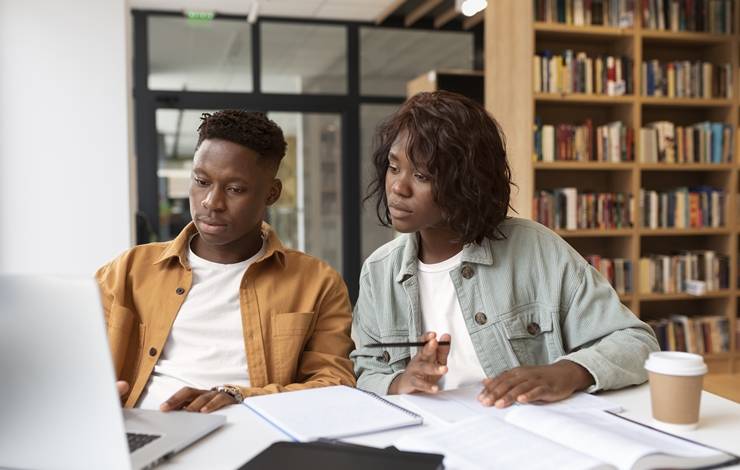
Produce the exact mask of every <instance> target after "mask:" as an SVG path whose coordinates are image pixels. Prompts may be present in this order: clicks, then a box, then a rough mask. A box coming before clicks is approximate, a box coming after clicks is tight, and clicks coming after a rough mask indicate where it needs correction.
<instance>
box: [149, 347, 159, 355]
mask: <svg viewBox="0 0 740 470" xmlns="http://www.w3.org/2000/svg"><path fill="white" fill-rule="evenodd" d="M149 355H150V356H152V357H154V356H156V355H157V348H149Z"/></svg>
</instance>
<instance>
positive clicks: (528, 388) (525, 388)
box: [478, 360, 594, 408]
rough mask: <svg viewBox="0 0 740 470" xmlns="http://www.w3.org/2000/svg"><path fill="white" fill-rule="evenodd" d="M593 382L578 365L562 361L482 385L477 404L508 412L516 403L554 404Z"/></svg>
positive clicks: (522, 369) (507, 374) (520, 370)
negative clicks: (508, 407) (539, 402)
mask: <svg viewBox="0 0 740 470" xmlns="http://www.w3.org/2000/svg"><path fill="white" fill-rule="evenodd" d="M593 383H594V378H593V377H592V376H591V373H589V372H588V371H587V370H586V369H584V368H583V367H582V366H580V365H578V364H576V363H575V362H572V361H568V360H562V361H558V362H556V363H554V364H550V365H547V366H535V367H516V368H514V369H511V370H508V371H506V372H504V373H503V374H500V375H499V376H497V377H494V378H488V379H485V380H484V381H483V391H481V393H480V395H478V401H480V402H481V403H482V404H483V405H484V406H496V408H505V407H507V406H509V405H511V404H512V403H514V402H517V403H530V402H533V401H546V402H553V401H558V400H562V399H564V398H568V397H569V396H571V395H572V394H573V392H577V391H579V390H585V389H586V388H588V387H589V386H591V385H593Z"/></svg>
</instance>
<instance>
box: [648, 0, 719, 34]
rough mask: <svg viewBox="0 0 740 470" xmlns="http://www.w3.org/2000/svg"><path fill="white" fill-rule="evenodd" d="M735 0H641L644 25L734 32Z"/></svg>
mask: <svg viewBox="0 0 740 470" xmlns="http://www.w3.org/2000/svg"><path fill="white" fill-rule="evenodd" d="M732 18H733V9H732V0H642V25H643V27H644V28H652V29H659V30H664V31H702V32H708V33H715V34H730V33H732V29H733V28H732Z"/></svg>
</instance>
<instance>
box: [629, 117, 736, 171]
mask: <svg viewBox="0 0 740 470" xmlns="http://www.w3.org/2000/svg"><path fill="white" fill-rule="evenodd" d="M733 141H734V139H733V132H732V126H730V125H729V124H725V123H722V122H699V123H696V124H691V125H689V126H677V125H675V124H674V123H672V122H669V121H657V122H652V123H650V124H648V125H647V127H644V128H642V129H640V149H639V152H638V153H639V158H640V161H641V162H644V163H730V162H732V158H733V153H734V152H733V149H734V148H735V147H734V144H733Z"/></svg>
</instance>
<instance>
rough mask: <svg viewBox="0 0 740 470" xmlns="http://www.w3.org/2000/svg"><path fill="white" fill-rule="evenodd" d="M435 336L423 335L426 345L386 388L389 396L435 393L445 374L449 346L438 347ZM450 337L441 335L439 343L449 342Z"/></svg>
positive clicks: (430, 333) (433, 334) (434, 334)
mask: <svg viewBox="0 0 740 470" xmlns="http://www.w3.org/2000/svg"><path fill="white" fill-rule="evenodd" d="M436 336H437V334H436V333H434V332H429V333H426V334H424V341H426V342H427V343H426V344H425V345H424V347H423V348H422V349H421V351H419V352H418V353H417V354H416V355H415V356H414V357H413V358H412V359H411V361H409V363H408V365H407V366H406V370H404V371H403V373H401V374H399V375H397V376H396V378H395V379H393V382H391V385H390V387H388V393H389V394H399V393H412V392H425V393H437V392H438V391H439V385H437V382H439V379H441V378H442V376H443V375H445V374H446V373H447V356H448V355H449V354H450V346H440V345H439V343H438V342H437V339H436ZM450 339H451V338H450V335H448V334H446V333H445V334H443V335H442V336H440V338H439V341H450Z"/></svg>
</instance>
